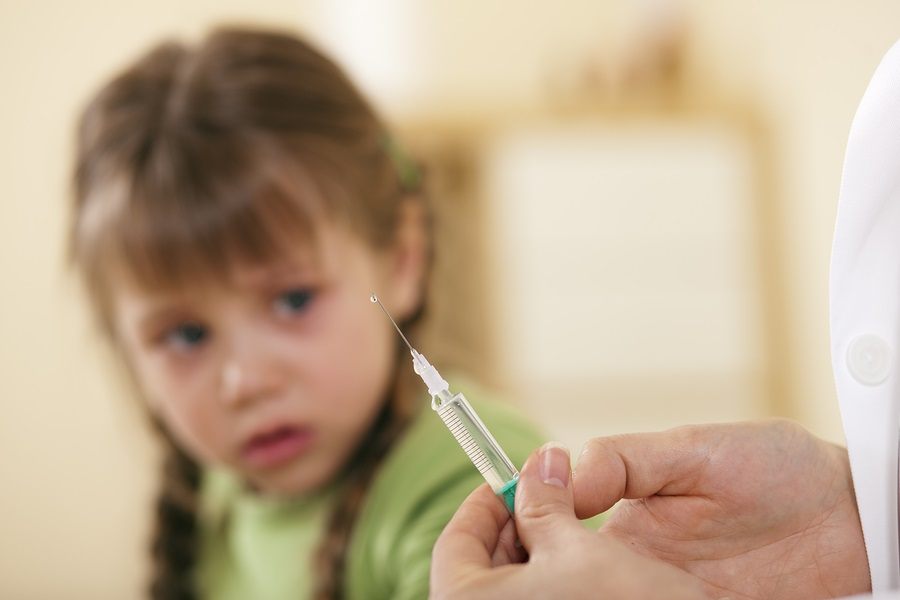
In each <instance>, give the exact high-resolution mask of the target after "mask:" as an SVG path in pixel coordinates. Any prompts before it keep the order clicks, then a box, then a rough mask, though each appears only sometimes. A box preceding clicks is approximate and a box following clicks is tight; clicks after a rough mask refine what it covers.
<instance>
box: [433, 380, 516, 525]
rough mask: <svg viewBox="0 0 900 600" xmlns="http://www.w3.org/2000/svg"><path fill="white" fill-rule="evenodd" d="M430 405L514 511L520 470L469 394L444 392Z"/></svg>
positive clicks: (473, 462) (489, 482) (470, 458)
mask: <svg viewBox="0 0 900 600" xmlns="http://www.w3.org/2000/svg"><path fill="white" fill-rule="evenodd" d="M431 407H432V408H433V409H434V410H435V411H436V412H437V414H438V415H439V416H440V417H441V420H442V421H444V424H445V425H446V426H447V429H449V430H450V433H452V434H453V437H454V438H456V441H457V442H458V443H459V445H460V446H461V447H462V449H463V450H464V451H465V453H466V455H467V456H468V457H469V460H471V461H472V464H473V465H475V468H476V469H478V472H479V473H481V475H482V477H484V480H485V481H487V482H488V485H490V486H491V489H492V490H494V493H495V494H497V495H498V496H500V497H501V498H502V499H503V501H504V503H505V504H506V507H507V508H508V509H509V512H510V513H512V512H513V500H514V498H515V492H516V484H517V483H518V481H519V471H518V470H516V468H515V467H514V466H513V464H512V461H510V460H509V457H508V456H506V453H505V452H504V451H503V449H502V448H501V447H500V444H498V443H497V440H495V439H494V436H493V435H491V432H490V431H488V429H487V427H485V425H484V423H483V422H482V420H481V419H480V418H479V417H478V414H477V413H476V412H475V409H473V408H472V405H471V404H469V401H468V400H466V397H465V396H463V395H462V394H451V393H450V392H448V391H442V392H440V393H439V394H437V395H436V396H434V397H433V398H432V401H431Z"/></svg>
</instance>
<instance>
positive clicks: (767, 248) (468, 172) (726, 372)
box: [432, 115, 782, 449]
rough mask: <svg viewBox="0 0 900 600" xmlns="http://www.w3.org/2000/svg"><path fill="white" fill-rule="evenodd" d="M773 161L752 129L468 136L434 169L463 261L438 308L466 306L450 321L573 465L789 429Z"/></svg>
mask: <svg viewBox="0 0 900 600" xmlns="http://www.w3.org/2000/svg"><path fill="white" fill-rule="evenodd" d="M759 148H760V144H759V140H758V139H755V138H754V135H753V131H752V129H749V128H748V127H747V126H746V124H744V123H741V122H740V121H739V120H735V119H728V118H717V117H705V116H702V115H700V116H691V117H688V118H685V117H680V116H679V117H668V116H665V115H663V116H658V117H657V116H649V117H647V116H642V117H640V118H631V119H611V118H610V119H606V118H601V117H585V118H570V119H559V120H552V119H544V120H534V121H527V120H526V121H523V122H519V123H511V124H499V125H498V124H493V125H490V126H487V127H484V128H482V129H473V130H470V131H468V132H462V133H458V134H457V142H456V146H455V150H454V151H452V152H446V151H445V152H443V153H441V152H432V155H433V156H435V157H437V158H438V161H437V162H438V163H440V164H442V165H444V168H443V169H438V171H441V172H443V173H444V174H445V177H444V183H445V185H444V186H443V187H444V190H445V193H443V194H441V196H442V199H441V202H439V207H438V208H439V217H442V219H441V221H442V229H444V231H443V232H442V235H443V236H445V239H444V248H443V249H440V248H439V256H440V255H441V254H443V256H444V257H445V260H449V261H450V263H446V262H445V263H444V270H443V275H441V277H440V279H441V281H443V284H441V283H440V282H439V283H438V286H440V285H443V286H444V287H443V290H442V291H441V292H440V293H438V294H437V296H438V300H439V305H440V301H441V300H442V299H443V300H446V298H447V297H449V296H452V297H454V298H455V299H457V300H458V301H461V302H462V304H457V305H456V306H447V305H444V307H443V310H439V311H438V313H439V315H440V314H442V315H443V317H442V319H443V324H444V329H445V331H454V332H455V335H456V336H457V341H458V344H459V346H460V347H462V348H466V349H467V350H466V352H465V353H464V354H465V356H467V357H468V358H469V359H470V361H471V359H472V357H478V358H479V363H478V364H476V365H474V367H475V369H474V370H476V372H477V373H478V374H479V375H481V376H482V377H487V378H488V379H489V380H493V381H494V382H496V383H499V384H501V386H502V387H503V388H505V389H506V390H507V391H508V392H509V394H510V395H511V397H512V400H513V401H514V402H517V403H518V404H520V405H524V406H525V407H526V408H527V410H528V411H529V412H530V413H531V414H533V415H534V416H536V417H537V418H539V419H540V420H541V422H542V423H543V424H544V426H545V427H546V429H547V430H548V432H549V433H551V434H552V435H553V436H554V437H557V438H560V439H562V440H563V441H565V442H567V443H568V444H570V446H573V447H574V448H575V449H577V447H578V446H579V445H580V444H581V443H582V442H583V441H584V440H585V439H586V438H588V437H591V436H594V435H600V434H611V433H618V432H626V431H635V430H653V429H661V428H667V427H670V426H675V425H678V424H682V423H687V422H709V421H721V420H734V419H746V418H755V417H761V416H766V415H769V414H772V413H773V412H777V410H775V408H776V407H777V404H778V402H779V396H778V394H779V389H778V381H779V379H780V378H781V377H782V374H781V373H779V371H778V364H779V363H778V348H779V347H780V341H779V332H778V326H777V323H778V321H779V318H778V316H777V315H776V314H774V313H773V307H777V306H780V305H782V303H780V302H779V299H778V298H777V294H778V292H777V289H776V287H777V286H773V285H772V282H773V281H774V280H775V279H774V278H773V276H772V273H773V270H774V268H775V265H774V264H773V262H774V261H775V260H776V259H777V255H778V250H777V248H774V247H772V245H771V243H770V241H769V236H767V234H766V232H770V231H771V230H772V228H773V226H774V224H773V223H770V222H768V220H769V219H770V217H771V215H772V214H773V212H774V211H772V210H771V207H770V206H768V205H767V203H768V202H769V199H768V197H767V196H766V194H765V193H764V188H765V186H764V182H765V180H766V178H767V174H766V173H764V172H763V171H764V168H763V164H764V161H763V160H761V157H760V150H759ZM445 150H446V148H445ZM447 173H450V176H449V177H448V176H446V174H447ZM447 181H450V182H454V185H455V187H454V186H453V185H451V186H449V193H447V192H448V186H447V185H446V183H447ZM460 182H462V183H460ZM447 225H449V227H445V226H447ZM463 307H465V308H463ZM450 337H451V338H452V337H453V335H450ZM444 339H447V338H446V337H445V338H444Z"/></svg>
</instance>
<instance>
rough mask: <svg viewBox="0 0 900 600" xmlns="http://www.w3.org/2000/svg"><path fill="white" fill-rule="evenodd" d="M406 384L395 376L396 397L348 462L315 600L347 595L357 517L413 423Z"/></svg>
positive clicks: (318, 559) (320, 555)
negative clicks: (386, 460)
mask: <svg viewBox="0 0 900 600" xmlns="http://www.w3.org/2000/svg"><path fill="white" fill-rule="evenodd" d="M405 384H406V382H405V381H404V377H403V376H402V375H399V373H398V374H395V381H394V385H393V386H392V388H393V389H392V397H390V398H389V399H388V400H387V401H386V402H385V404H384V407H383V408H382V409H381V412H380V413H379V415H378V417H377V418H376V420H375V423H374V424H373V426H372V428H371V429H370V430H369V433H368V435H367V436H366V437H365V438H364V439H363V441H362V443H361V444H360V445H359V447H358V448H357V450H356V452H355V453H354V455H353V456H352V457H351V459H350V461H349V462H348V471H347V472H346V475H345V478H344V481H345V484H344V490H343V492H342V494H341V497H340V499H339V500H338V501H337V503H336V504H335V506H334V510H333V512H332V513H331V516H330V517H329V519H328V522H327V524H326V527H325V534H324V536H323V539H322V543H321V544H320V545H319V549H318V551H317V552H316V554H315V556H314V558H313V567H314V572H315V573H317V575H318V577H317V581H316V584H315V586H314V589H313V594H312V598H313V599H314V600H337V599H339V598H342V597H343V595H344V589H343V588H344V567H345V562H346V553H347V547H348V545H349V542H350V535H351V533H352V531H353V525H354V524H355V522H356V517H357V516H358V514H359V510H360V508H361V507H362V503H363V500H364V499H365V496H366V492H367V491H368V488H369V485H370V484H371V482H372V479H373V478H374V476H375V473H376V471H377V470H378V466H379V465H380V464H381V461H382V460H383V459H384V457H385V456H386V455H387V453H388V451H389V450H390V448H391V445H392V444H393V442H394V441H395V440H396V439H397V437H398V436H399V435H400V434H401V433H402V432H403V430H404V429H405V428H406V426H407V425H408V424H409V422H410V420H411V419H412V410H411V407H410V405H409V404H410V403H408V402H405V401H404V400H405V399H407V398H409V397H410V396H409V394H406V393H404V392H405V391H406V385H405Z"/></svg>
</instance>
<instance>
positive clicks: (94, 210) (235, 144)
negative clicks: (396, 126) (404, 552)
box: [71, 29, 422, 598]
mask: <svg viewBox="0 0 900 600" xmlns="http://www.w3.org/2000/svg"><path fill="white" fill-rule="evenodd" d="M418 184H419V181H418V177H417V176H416V174H415V171H414V170H413V169H411V167H410V163H408V162H406V161H404V159H403V158H402V157H401V155H400V154H399V153H398V151H397V148H396V146H395V145H394V144H393V143H392V142H391V141H390V139H389V138H388V137H387V136H386V134H385V128H384V126H383V124H382V122H381V120H380V119H379V118H378V116H377V115H376V114H375V112H374V111H373V109H372V108H371V107H370V105H369V104H368V102H366V100H365V99H364V98H363V97H362V95H361V94H360V93H359V92H358V91H357V89H356V88H355V87H354V86H353V84H352V83H351V82H350V81H349V80H348V78H347V77H346V76H345V75H344V73H343V72H342V71H341V70H340V69H339V68H338V67H337V66H336V65H335V64H334V63H333V62H331V61H330V60H329V59H328V58H326V57H325V56H323V55H322V54H320V53H319V52H318V51H317V50H315V49H314V48H312V47H311V46H310V45H308V44H307V43H305V42H304V41H302V40H300V39H298V38H297V37H295V36H293V35H291V34H287V33H278V32H264V31H253V30H246V29H219V30H216V31H214V32H212V33H211V34H210V35H209V36H208V37H206V39H204V40H203V41H202V42H201V43H200V44H199V45H197V46H196V47H193V48H191V47H187V46H185V45H182V44H179V43H175V42H168V43H164V44H161V45H159V46H157V47H156V48H155V49H153V50H151V51H150V52H149V53H148V54H146V55H145V56H143V57H142V58H140V59H139V60H138V61H137V62H136V63H135V64H134V65H132V66H131V67H130V68H128V69H127V70H126V71H124V72H123V73H121V74H120V75H118V76H117V77H115V78H114V79H113V80H112V81H111V82H109V83H108V84H107V85H106V86H105V87H104V88H103V89H102V90H101V91H100V92H99V93H98V94H97V95H96V97H94V98H93V99H92V101H91V102H90V103H89V105H88V106H87V108H86V109H85V111H84V113H83V115H82V118H81V121H80V123H79V129H78V138H77V159H76V170H75V194H74V195H75V211H74V219H73V224H72V228H71V255H72V257H73V260H74V262H75V264H76V265H77V267H78V269H79V271H80V273H81V275H82V277H83V279H84V281H85V283H86V289H87V290H88V294H89V296H90V298H91V301H92V305H93V307H94V309H95V311H96V315H97V317H98V319H99V321H100V323H101V325H102V326H103V328H104V329H105V330H106V332H107V333H108V334H109V335H110V337H111V339H115V332H114V328H113V325H112V323H111V322H110V317H109V315H110V293H109V292H110V290H109V286H110V281H111V279H112V275H111V273H112V272H113V271H115V272H116V274H122V275H127V276H128V277H130V278H132V279H133V280H134V281H135V282H136V283H138V284H140V285H143V286H148V287H158V286H171V287H179V286H183V285H186V284H190V283H192V282H197V281H198V280H203V279H207V280H209V279H218V280H224V279H225V278H227V277H229V272H230V269H231V268H232V267H233V265H234V262H235V261H251V262H255V261H266V260H269V259H272V258H275V257H278V256H279V255H281V254H282V250H283V249H284V248H285V247H286V245H288V244H292V243H296V240H297V239H298V237H297V234H298V233H299V234H301V235H303V236H305V238H306V239H310V240H314V238H315V228H314V223H315V222H316V220H318V219H321V218H330V219H335V220H339V221H341V222H344V223H346V224H347V225H348V226H350V227H351V228H352V229H353V230H354V231H355V232H357V233H358V234H359V235H360V236H362V238H363V239H365V240H366V241H367V242H368V243H369V244H370V245H371V246H372V247H373V248H376V249H377V248H385V247H387V246H388V245H389V244H390V243H391V242H392V241H393V239H394V235H395V227H396V223H397V217H398V211H399V210H400V203H401V201H402V200H403V199H404V198H409V197H413V198H422V194H421V193H420V190H419V189H418ZM420 312H421V311H420ZM418 316H419V315H416V316H415V317H414V318H413V319H411V320H410V321H412V320H416V319H418ZM410 324H411V323H409V322H408V323H407V324H406V325H407V326H409V325H410ZM398 356H399V355H398ZM398 364H399V363H398ZM405 389H406V386H405V381H404V379H403V378H402V377H401V376H400V375H398V374H395V376H394V383H393V385H392V389H391V391H390V393H389V398H388V399H386V401H385V403H384V405H383V407H382V410H381V413H380V414H379V416H378V418H377V419H376V422H375V425H374V426H373V428H372V429H371V430H370V431H369V433H368V436H367V438H366V439H365V440H363V441H362V443H361V444H360V446H359V449H358V450H357V452H356V453H355V455H354V456H353V457H352V458H351V460H350V461H348V464H347V466H346V468H345V472H344V473H343V477H344V478H345V485H344V490H345V492H344V493H343V495H342V497H341V498H340V500H339V501H338V502H337V504H336V506H335V507H334V510H333V513H332V516H331V517H330V520H329V522H328V526H327V531H326V535H325V536H324V538H323V540H322V543H321V545H320V548H319V550H318V551H317V553H316V556H315V559H314V560H315V563H316V564H315V567H316V569H315V572H316V573H317V574H318V577H319V578H318V581H317V582H316V585H315V591H314V597H316V598H335V597H340V596H341V592H342V579H343V567H344V554H345V550H346V545H347V542H348V540H349V537H350V534H351V531H352V527H353V523H354V519H355V517H356V514H357V512H358V509H359V507H360V505H361V502H362V500H363V499H364V496H365V491H366V489H367V488H368V485H369V483H370V481H371V479H372V477H373V473H374V472H375V469H376V468H377V466H378V464H379V463H380V461H381V459H382V458H383V457H384V455H385V454H386V453H387V450H388V449H389V447H390V444H391V443H392V441H393V440H394V439H395V438H396V436H397V435H398V434H399V432H400V431H401V430H402V429H403V427H404V426H405V424H406V423H407V422H408V420H409V418H410V411H411V409H410V408H409V403H408V402H407V401H404V400H405V398H407V394H406V393H404V390H405ZM157 426H158V429H159V430H160V433H161V437H162V439H163V441H164V444H165V446H166V449H167V459H166V461H165V464H164V467H163V473H162V484H161V490H160V494H159V497H158V500H157V514H156V521H157V526H156V530H155V534H154V540H153V545H152V555H153V558H154V571H153V580H152V584H151V596H152V597H153V598H191V597H195V596H196V595H197V590H195V589H194V583H193V567H194V565H195V561H196V556H195V555H196V549H197V523H196V514H195V513H196V508H197V495H198V489H199V484H200V479H201V477H200V474H201V470H200V468H199V466H198V465H197V464H196V463H195V462H194V461H193V460H192V459H191V458H190V457H189V456H187V455H186V454H185V453H184V452H182V451H181V450H180V449H179V448H178V447H177V446H176V445H175V444H174V442H173V441H172V439H171V437H170V436H169V434H168V433H167V432H166V431H165V428H164V427H163V426H162V425H160V424H158V423H157Z"/></svg>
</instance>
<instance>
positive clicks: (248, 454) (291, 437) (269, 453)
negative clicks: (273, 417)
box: [241, 425, 313, 469]
mask: <svg viewBox="0 0 900 600" xmlns="http://www.w3.org/2000/svg"><path fill="white" fill-rule="evenodd" d="M312 442H313V433H312V430H310V429H309V428H306V427H295V426H292V425H284V426H281V427H277V428H275V429H269V430H268V431H266V432H264V433H260V434H257V435H254V436H253V437H252V438H250V441H248V442H247V443H246V444H244V446H243V448H242V449H241V457H242V458H243V459H244V461H245V462H246V463H247V464H249V465H250V466H252V467H254V468H257V469H269V468H273V467H277V466H279V465H281V464H283V463H286V462H288V461H290V460H293V459H294V458H296V457H297V456H299V455H300V454H302V453H303V452H304V451H305V450H307V449H308V448H309V447H310V445H312Z"/></svg>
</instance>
